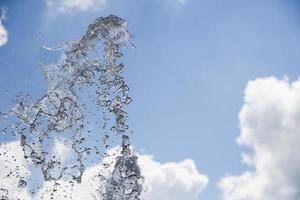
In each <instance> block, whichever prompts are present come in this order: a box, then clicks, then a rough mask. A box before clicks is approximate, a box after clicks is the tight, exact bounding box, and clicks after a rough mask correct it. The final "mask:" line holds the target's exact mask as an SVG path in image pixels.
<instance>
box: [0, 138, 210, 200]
mask: <svg viewBox="0 0 300 200" xmlns="http://www.w3.org/2000/svg"><path fill="white" fill-rule="evenodd" d="M55 146H56V148H55V152H56V153H57V154H60V155H61V156H62V157H64V154H66V153H67V152H68V151H67V148H66V147H64V146H62V145H61V144H60V143H59V142H57V144H56V145H55ZM3 152H9V154H7V155H6V157H5V158H3V159H6V160H7V159H8V160H12V158H13V159H16V161H14V166H15V167H16V166H22V170H19V171H20V174H21V177H24V179H26V177H29V176H30V172H29V171H28V166H27V162H26V160H25V159H24V158H23V153H22V150H21V147H20V145H19V144H18V143H17V142H11V143H8V144H3V145H2V146H1V147H0V153H1V154H2V153H3ZM118 154H119V150H118V148H114V149H111V150H110V151H109V155H110V156H109V157H107V158H105V159H104V160H103V161H102V164H98V165H95V166H91V167H88V168H87V169H86V171H85V173H84V174H83V177H82V183H81V184H76V183H70V182H69V181H65V180H61V181H58V182H56V183H55V182H51V181H49V182H44V183H43V184H42V187H41V189H40V190H39V191H38V192H36V194H35V195H34V196H33V197H31V199H34V200H39V199H50V198H51V197H52V198H54V199H64V198H66V196H67V197H68V198H72V199H73V200H82V199H86V200H92V199H94V198H96V199H99V200H101V199H102V197H101V190H102V189H103V188H104V186H103V181H102V180H101V176H99V174H101V175H102V176H104V177H105V176H107V174H108V173H110V171H111V170H112V168H109V169H106V168H104V167H103V166H104V165H103V163H113V162H114V161H115V158H116V156H117V155H118ZM0 161H1V163H0V169H1V170H0V176H1V177H2V176H4V175H5V173H6V171H5V170H2V168H3V167H4V165H5V166H6V165H9V167H8V169H14V166H13V165H12V164H11V162H12V161H9V162H4V160H1V157H0ZM139 164H140V166H141V170H142V173H143V176H144V178H145V185H146V187H147V190H146V191H145V193H144V194H143V198H142V199H144V200H153V199H164V200H182V199H185V200H197V199H198V196H199V194H200V193H201V191H202V190H203V189H204V188H205V187H206V185H207V184H208V177H207V176H205V175H202V174H200V173H199V172H198V170H197V168H196V165H195V163H194V161H192V160H190V159H188V160H184V161H182V162H179V163H175V162H169V163H164V164H162V163H159V162H157V161H155V160H154V158H153V156H150V155H140V156H139ZM112 166H113V165H112ZM9 179H10V178H9ZM29 179H30V180H34V178H32V177H31V178H29ZM7 183H9V184H7ZM18 183H19V178H17V179H15V178H12V179H11V181H10V182H2V186H4V187H6V188H7V190H8V191H13V192H12V194H14V195H17V196H18V197H19V198H21V199H22V200H27V199H30V197H29V196H30V195H28V194H27V193H26V190H25V189H24V188H22V190H20V191H18V193H15V191H16V188H17V189H18V187H17V185H16V184H18ZM101 188H102V189H101ZM19 189H20V188H19ZM19 189H18V190H19ZM54 191H55V192H54ZM0 197H1V193H0ZM12 199H14V198H12Z"/></svg>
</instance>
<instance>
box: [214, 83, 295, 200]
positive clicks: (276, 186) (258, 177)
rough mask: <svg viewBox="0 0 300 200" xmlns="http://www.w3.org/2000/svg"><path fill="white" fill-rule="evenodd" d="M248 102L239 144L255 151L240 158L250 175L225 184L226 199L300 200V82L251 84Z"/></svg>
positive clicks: (227, 178) (227, 179) (229, 179)
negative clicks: (247, 167)
mask: <svg viewBox="0 0 300 200" xmlns="http://www.w3.org/2000/svg"><path fill="white" fill-rule="evenodd" d="M244 101H245V104H244V106H243V107H242V109H241V111H240V115H239V120H240V128H241V133H240V136H239V138H238V139H237V142H238V144H239V145H241V146H245V147H248V148H251V149H252V150H253V153H245V152H244V153H243V154H242V162H243V163H245V164H247V165H248V166H249V167H251V168H252V169H251V170H250V169H249V170H248V171H245V172H244V173H242V174H241V175H238V176H230V175H228V176H225V177H223V178H222V179H221V181H220V183H219V186H220V188H221V189H222V191H223V197H224V199H225V200H274V199H280V200H298V199H300V156H299V151H300V145H299V141H300V79H299V80H297V81H295V82H292V83H290V82H289V81H288V80H287V78H285V79H283V80H278V79H276V78H274V77H268V78H260V79H256V80H254V81H250V82H249V83H248V86H247V88H246V90H245V100H244Z"/></svg>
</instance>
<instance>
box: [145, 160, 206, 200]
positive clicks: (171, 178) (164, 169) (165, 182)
mask: <svg viewBox="0 0 300 200" xmlns="http://www.w3.org/2000/svg"><path fill="white" fill-rule="evenodd" d="M139 164H140V166H141V169H142V173H143V175H144V176H145V185H146V186H148V192H147V193H145V195H144V197H143V198H142V199H144V200H153V199H163V200H183V199H184V200H197V199H198V197H199V194H200V193H201V191H202V190H203V189H204V188H205V187H206V186H207V184H208V177H207V176H205V175H202V174H200V173H199V172H198V170H197V168H196V165H195V163H194V161H193V160H190V159H188V160H184V161H182V162H179V163H172V162H169V163H164V164H161V163H159V162H157V161H155V160H154V159H153V157H152V156H149V155H142V156H140V158H139Z"/></svg>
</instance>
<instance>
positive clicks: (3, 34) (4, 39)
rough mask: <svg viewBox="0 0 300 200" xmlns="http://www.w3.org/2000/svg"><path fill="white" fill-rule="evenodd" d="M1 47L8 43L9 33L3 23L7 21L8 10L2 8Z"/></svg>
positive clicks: (0, 16) (0, 24) (0, 23)
mask: <svg viewBox="0 0 300 200" xmlns="http://www.w3.org/2000/svg"><path fill="white" fill-rule="evenodd" d="M0 14H1V15H0V47H1V46H3V45H5V44H6V43H7V42H8V32H7V30H6V28H5V27H4V25H3V21H5V20H6V10H5V9H4V8H3V7H1V12H0Z"/></svg>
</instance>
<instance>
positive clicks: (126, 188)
mask: <svg viewBox="0 0 300 200" xmlns="http://www.w3.org/2000/svg"><path fill="white" fill-rule="evenodd" d="M141 177H142V176H141V171H140V168H139V166H138V164H137V156H136V155H134V154H133V153H132V150H131V148H130V142H129V137H128V136H126V135H123V141H122V151H121V155H120V156H119V157H118V158H117V160H116V164H115V167H114V170H113V173H112V176H111V178H110V179H109V180H108V183H107V184H106V188H105V193H104V200H124V199H126V200H139V196H140V194H141V192H142V179H141Z"/></svg>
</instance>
